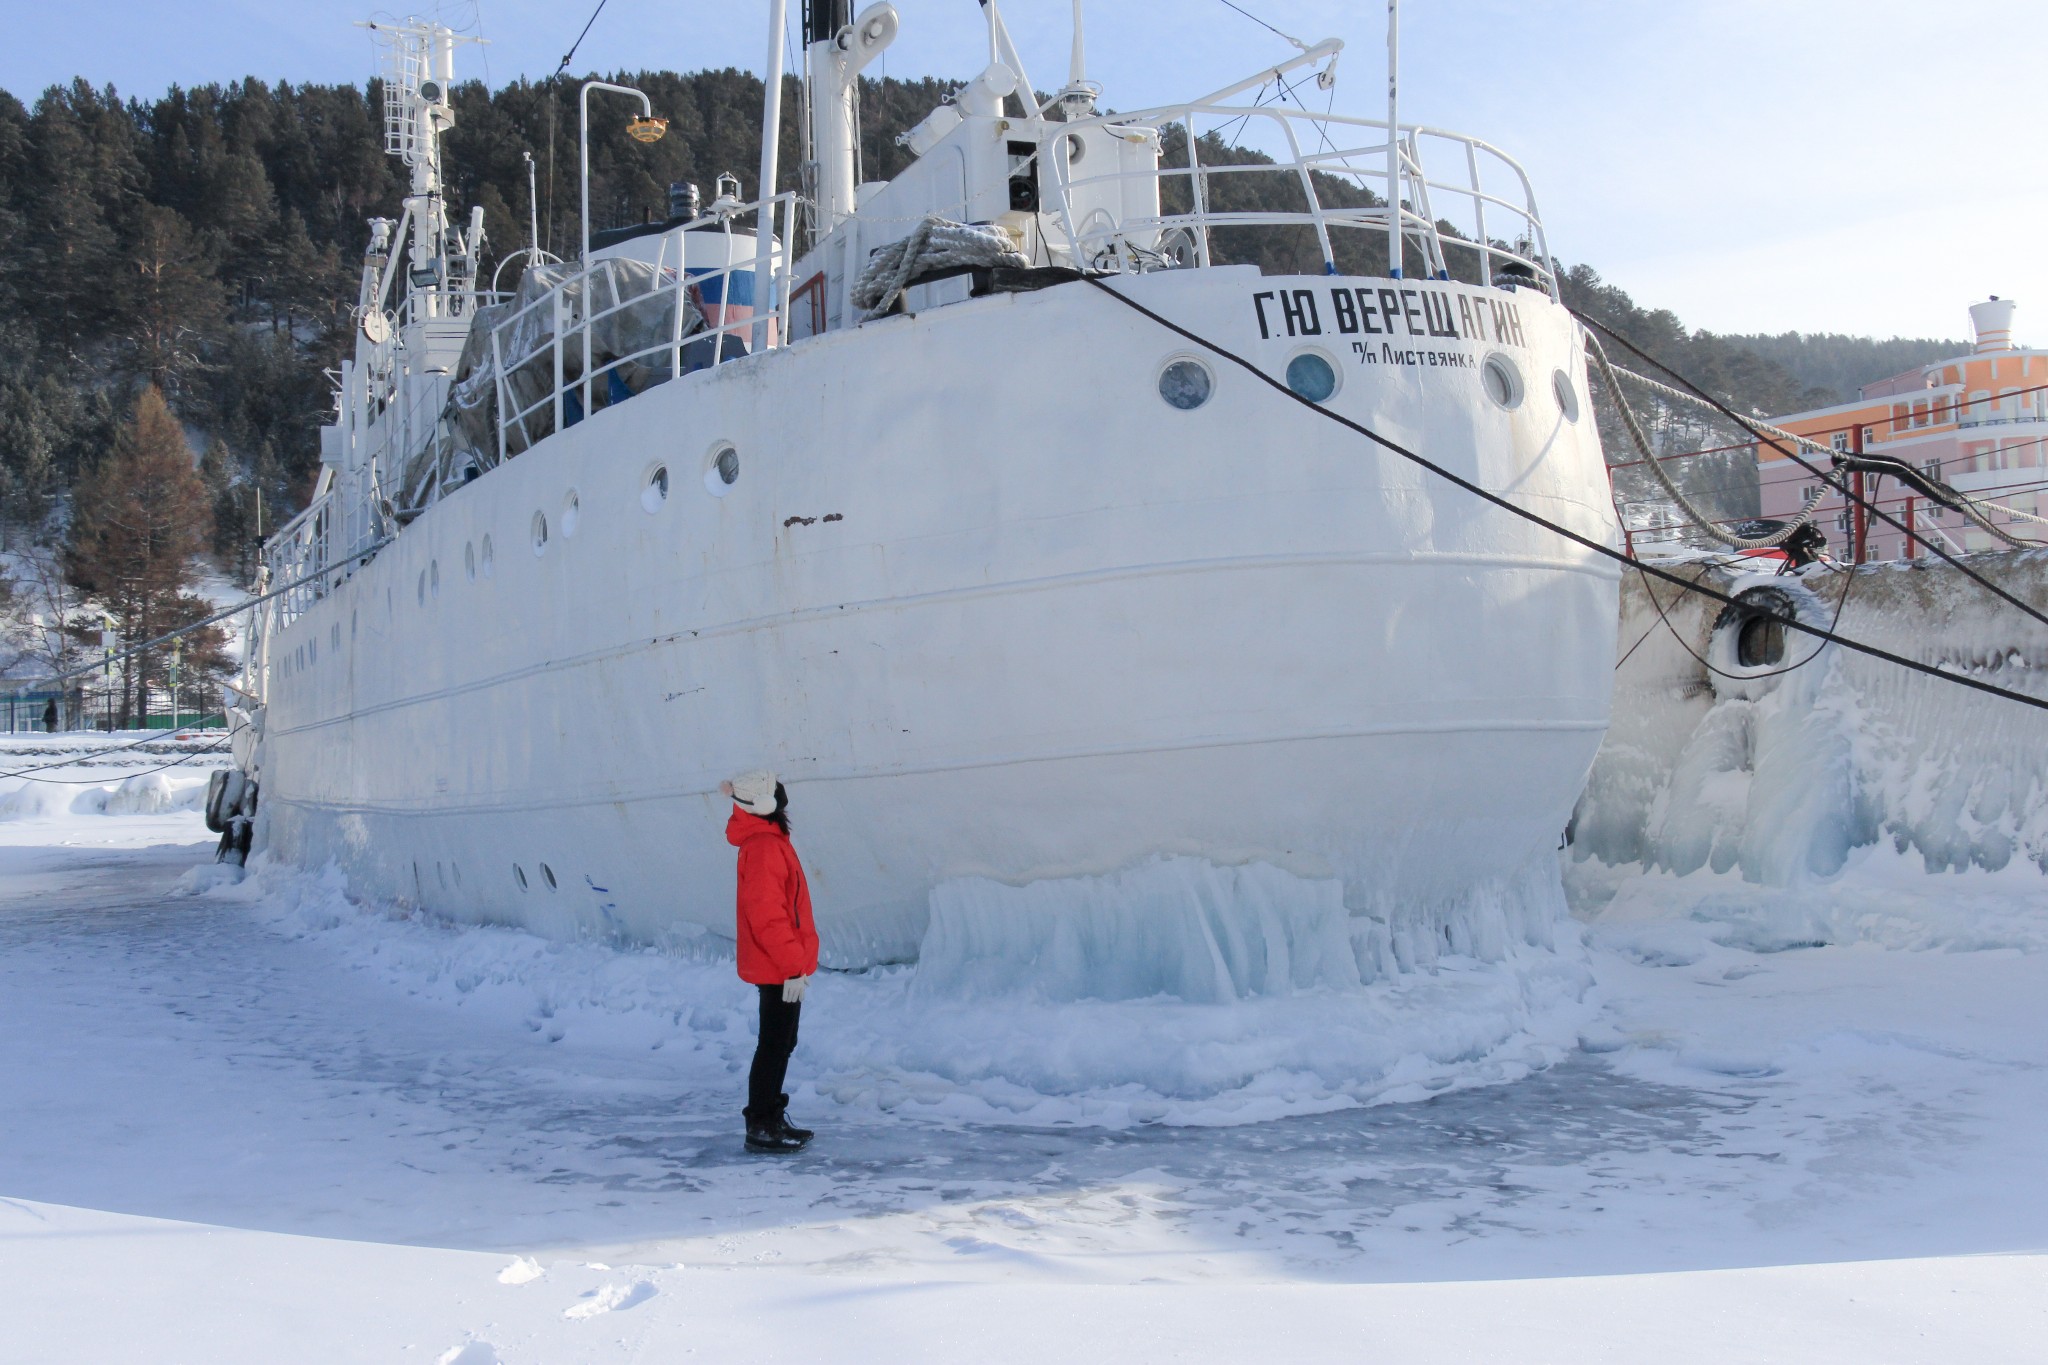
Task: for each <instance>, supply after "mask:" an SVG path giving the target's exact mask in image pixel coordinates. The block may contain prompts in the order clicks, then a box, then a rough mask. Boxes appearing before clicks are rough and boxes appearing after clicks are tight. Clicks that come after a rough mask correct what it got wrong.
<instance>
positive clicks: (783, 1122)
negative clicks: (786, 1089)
mask: <svg viewBox="0 0 2048 1365" xmlns="http://www.w3.org/2000/svg"><path fill="white" fill-rule="evenodd" d="M775 1123H776V1127H777V1129H778V1130H779V1131H780V1132H781V1133H782V1135H783V1136H784V1137H790V1138H795V1139H796V1140H797V1141H798V1142H809V1141H810V1140H811V1139H812V1138H814V1137H816V1136H817V1134H816V1133H814V1132H812V1131H811V1130H810V1129H808V1128H799V1127H797V1126H796V1125H795V1124H793V1123H791V1122H790V1121H789V1096H787V1095H784V1096H783V1097H782V1107H781V1108H780V1109H778V1110H776V1111H775Z"/></svg>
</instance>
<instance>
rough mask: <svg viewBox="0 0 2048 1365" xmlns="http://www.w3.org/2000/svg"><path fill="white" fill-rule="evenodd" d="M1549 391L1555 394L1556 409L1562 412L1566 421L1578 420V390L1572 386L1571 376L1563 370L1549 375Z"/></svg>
mask: <svg viewBox="0 0 2048 1365" xmlns="http://www.w3.org/2000/svg"><path fill="white" fill-rule="evenodd" d="M1550 391H1551V392H1552V393H1553V394H1556V395H1557V410H1558V411H1559V412H1561V413H1563V414H1564V420H1565V421H1567V422H1576V421H1578V420H1579V391H1578V390H1577V389H1575V388H1573V387H1572V377H1571V376H1570V375H1568V374H1566V373H1565V372H1564V371H1563V370H1559V371H1557V372H1556V373H1554V374H1552V375H1551V376H1550Z"/></svg>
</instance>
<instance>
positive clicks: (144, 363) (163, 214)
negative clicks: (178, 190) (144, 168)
mask: <svg viewBox="0 0 2048 1365" xmlns="http://www.w3.org/2000/svg"><path fill="white" fill-rule="evenodd" d="M128 261H129V265H130V267H131V274H130V276H129V278H128V280H127V285H128V289H129V295H128V306H127V310H126V311H127V313H128V316H129V318H130V320H131V321H130V331H129V333H128V341H129V345H130V364H131V365H132V366H133V368H134V369H135V370H136V372H137V373H139V374H140V375H141V376H142V377H143V378H144V379H146V380H148V381H149V384H150V386H151V387H152V388H157V389H162V390H165V391H166V392H170V393H176V392H179V391H180V389H181V388H182V387H183V380H184V378H185V376H186V375H187V373H188V372H190V371H191V370H192V369H193V368H194V367H195V366H196V365H197V364H198V363H199V355H200V347H201V345H202V344H203V343H204V342H205V340H206V339H207V338H208V337H210V336H211V335H212V334H213V333H214V332H215V331H217V330H218V329H219V327H220V324H221V318H222V314H223V313H224V311H225V309H224V306H223V300H222V290H221V286H220V281H219V280H218V279H217V278H216V277H215V275H214V271H213V268H212V265H211V263H210V262H209V261H208V260H207V259H206V256H205V254H204V253H203V252H202V251H201V249H200V245H199V242H198V240H197V238H196V237H195V236H194V234H193V232H192V229H191V227H190V226H189V225H188V224H187V223H186V222H185V220H184V219H183V218H181V217H179V216H178V214H177V213H176V212H175V211H173V210H171V209H167V208H163V207H161V206H159V205H156V204H151V205H149V206H148V207H146V208H144V209H143V210H142V212H141V213H140V214H139V215H137V221H136V226H135V232H134V236H133V238H132V240H131V241H130V243H129V248H128Z"/></svg>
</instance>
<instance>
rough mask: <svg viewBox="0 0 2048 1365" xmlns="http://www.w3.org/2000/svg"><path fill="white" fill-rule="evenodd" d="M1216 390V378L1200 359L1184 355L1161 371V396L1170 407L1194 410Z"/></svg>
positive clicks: (1184, 410) (1186, 410)
mask: <svg viewBox="0 0 2048 1365" xmlns="http://www.w3.org/2000/svg"><path fill="white" fill-rule="evenodd" d="M1215 391H1216V379H1215V377H1214V376H1213V375H1211V374H1210V373H1209V367H1208V366H1207V365H1204V364H1203V363H1202V362H1201V361H1199V360H1194V359H1191V358H1189V357H1187V356H1182V357H1181V358H1180V359H1178V360H1174V361H1171V362H1169V363H1168V364H1167V366H1166V368H1165V369H1163V370H1161V371H1160V372H1159V396H1160V397H1161V398H1164V399H1165V400H1166V404H1167V406H1168V407H1174V408H1179V409H1180V410H1181V411H1182V412H1192V411H1194V410H1195V409H1196V408H1199V407H1200V406H1202V404H1204V403H1206V402H1208V401H1209V395H1210V394H1212V393H1214V392H1215Z"/></svg>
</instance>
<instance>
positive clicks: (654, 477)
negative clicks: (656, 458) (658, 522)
mask: <svg viewBox="0 0 2048 1365" xmlns="http://www.w3.org/2000/svg"><path fill="white" fill-rule="evenodd" d="M667 501H668V466H667V465H665V464H658V465H656V466H655V467H654V471H653V472H652V473H650V474H649V475H648V476H647V486H646V487H645V488H643V489H641V490H640V506H641V508H642V509H643V510H644V511H646V512H648V513H649V514H652V513H655V512H659V511H660V510H661V507H662V504H663V503H665V502H667Z"/></svg>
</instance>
